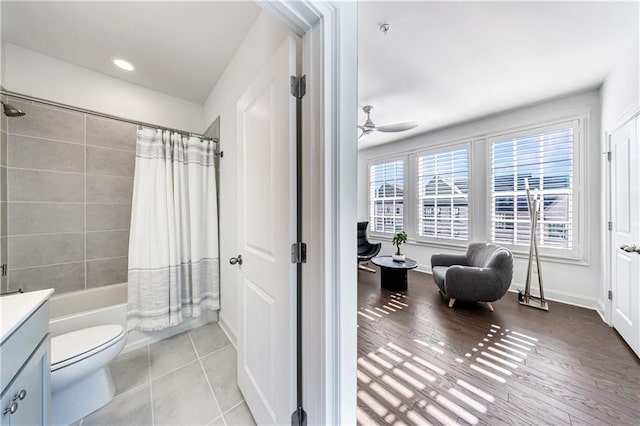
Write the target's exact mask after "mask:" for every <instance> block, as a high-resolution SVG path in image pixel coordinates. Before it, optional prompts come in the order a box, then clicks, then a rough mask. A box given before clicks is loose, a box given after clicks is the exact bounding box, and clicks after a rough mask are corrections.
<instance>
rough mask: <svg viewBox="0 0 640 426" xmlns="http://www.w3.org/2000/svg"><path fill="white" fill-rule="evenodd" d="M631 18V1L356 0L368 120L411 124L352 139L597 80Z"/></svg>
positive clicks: (424, 125) (629, 31) (621, 46)
mask: <svg viewBox="0 0 640 426" xmlns="http://www.w3.org/2000/svg"><path fill="white" fill-rule="evenodd" d="M639 22H640V11H639V3H638V2H637V1H632V2H626V3H614V2H612V1H601V2H593V1H590V2H554V1H545V2H397V1H385V2H360V3H359V5H358V43H359V44H358V67H359V69H358V89H359V95H358V97H359V99H358V100H359V103H360V106H363V105H373V106H374V111H373V112H372V117H371V118H372V119H373V121H374V122H375V123H376V124H377V125H385V124H392V123H396V122H404V121H413V120H415V121H419V122H420V126H419V127H418V128H416V129H414V130H411V131H408V132H403V133H386V134H384V133H374V134H372V135H369V136H366V137H365V138H363V139H361V140H360V141H359V148H360V149H363V148H367V147H371V146H374V145H378V144H381V143H387V142H393V141H396V140H399V139H404V138H406V137H408V136H411V135H415V134H418V133H422V132H427V131H430V130H434V129H437V128H442V127H446V126H449V125H453V124H455V123H460V122H464V121H468V120H472V119H475V118H479V117H482V116H486V115H489V114H492V113H496V112H499V111H504V110H507V109H511V108H514V107H518V106H522V105H526V104H530V103H534V102H537V101H540V100H544V99H549V98H552V97H555V96H560V95H564V94H568V93H571V92H576V91H580V90H585V89H588V88H595V87H598V86H599V85H600V84H602V82H603V80H604V78H605V77H606V75H607V74H608V72H609V70H610V69H611V68H612V67H613V65H614V63H615V62H616V61H617V60H618V58H619V57H620V56H621V54H622V53H623V52H624V51H625V50H627V49H629V45H630V42H631V40H633V37H635V38H637V37H638V26H639ZM382 23H389V24H390V25H391V29H390V31H389V33H388V34H387V35H384V34H382V33H381V32H380V31H379V25H380V24H382ZM364 119H365V116H364V114H363V113H362V111H360V114H359V120H358V122H359V123H360V124H362V123H363V122H364Z"/></svg>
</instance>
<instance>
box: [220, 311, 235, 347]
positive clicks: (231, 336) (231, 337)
mask: <svg viewBox="0 0 640 426" xmlns="http://www.w3.org/2000/svg"><path fill="white" fill-rule="evenodd" d="M218 324H220V328H221V329H222V331H224V334H226V335H227V338H228V339H229V341H230V342H231V344H232V345H233V347H234V348H236V350H238V343H237V337H236V333H234V332H233V331H232V330H231V327H229V323H228V322H227V320H226V319H225V318H224V316H223V315H220V318H219V319H218Z"/></svg>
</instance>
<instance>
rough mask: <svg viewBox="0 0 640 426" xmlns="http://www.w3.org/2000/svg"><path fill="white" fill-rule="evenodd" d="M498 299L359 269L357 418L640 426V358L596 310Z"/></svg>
mask: <svg viewBox="0 0 640 426" xmlns="http://www.w3.org/2000/svg"><path fill="white" fill-rule="evenodd" d="M493 305H494V307H495V312H490V311H489V310H488V309H487V308H486V307H485V305H484V304H480V303H464V302H459V301H458V302H456V304H455V306H454V308H453V309H450V308H449V307H448V306H447V300H445V299H444V298H443V297H442V296H441V295H440V293H438V290H437V288H436V286H435V284H434V283H433V280H432V278H431V276H430V275H426V274H422V273H420V272H415V271H410V272H409V288H408V290H407V291H406V292H390V291H387V290H383V289H381V288H380V272H379V271H378V273H376V274H372V273H369V272H365V271H359V272H358V424H361V425H372V424H380V425H385V424H390V425H403V424H406V425H427V424H433V425H438V424H454V423H461V424H471V425H475V424H483V425H501V424H516V425H543V424H549V425H569V424H575V425H604V424H609V425H640V361H639V360H638V358H637V357H636V356H635V354H633V352H632V351H631V350H630V349H629V348H628V346H627V345H626V344H625V343H624V341H623V340H622V339H621V338H620V336H619V335H618V334H617V333H616V332H615V330H613V329H612V328H610V327H608V326H607V325H606V324H604V323H603V322H602V320H601V319H600V317H599V316H598V314H597V313H595V312H594V311H591V310H588V309H582V308H577V307H574V306H570V305H563V304H560V303H554V302H550V303H549V312H544V311H540V310H537V309H532V308H527V307H523V306H520V305H518V301H517V297H516V295H515V294H513V293H508V294H507V295H506V296H505V297H504V298H503V299H501V300H499V301H498V302H495V303H494V304H493Z"/></svg>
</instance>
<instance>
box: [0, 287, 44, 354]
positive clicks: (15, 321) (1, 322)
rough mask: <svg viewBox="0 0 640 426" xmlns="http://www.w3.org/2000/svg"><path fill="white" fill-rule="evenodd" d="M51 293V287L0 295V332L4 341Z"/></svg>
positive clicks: (1, 340)
mask: <svg viewBox="0 0 640 426" xmlns="http://www.w3.org/2000/svg"><path fill="white" fill-rule="evenodd" d="M52 294H53V289H46V290H38V291H30V292H27V293H18V294H11V295H7V296H2V297H0V333H1V336H2V338H1V339H0V343H2V342H4V341H5V340H6V339H7V338H8V337H9V336H11V334H12V333H13V332H14V331H15V330H16V329H17V328H18V327H19V326H20V324H22V322H23V321H24V320H26V319H27V318H29V315H31V314H32V313H34V312H35V311H36V310H37V309H38V308H39V307H40V306H41V305H42V304H43V303H44V302H46V300H47V299H48V298H49V297H50V296H51V295H52Z"/></svg>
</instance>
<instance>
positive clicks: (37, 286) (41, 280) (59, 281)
mask: <svg viewBox="0 0 640 426" xmlns="http://www.w3.org/2000/svg"><path fill="white" fill-rule="evenodd" d="M9 288H10V289H12V290H17V289H19V288H21V289H23V290H24V291H33V290H42V289H45V288H55V290H56V293H55V294H60V293H66V292H69V291H78V290H83V289H84V262H77V263H68V264H64V265H52V266H42V267H37V268H27V269H18V270H15V271H11V272H10V273H9Z"/></svg>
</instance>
